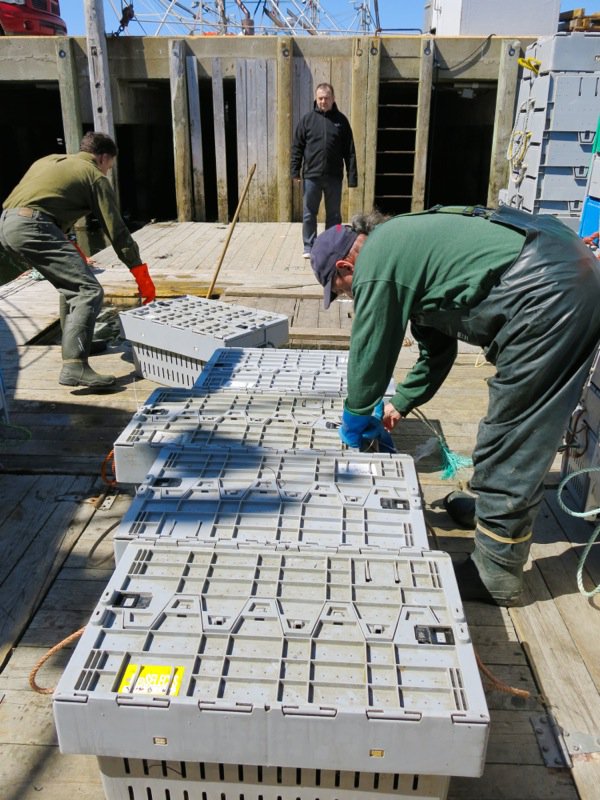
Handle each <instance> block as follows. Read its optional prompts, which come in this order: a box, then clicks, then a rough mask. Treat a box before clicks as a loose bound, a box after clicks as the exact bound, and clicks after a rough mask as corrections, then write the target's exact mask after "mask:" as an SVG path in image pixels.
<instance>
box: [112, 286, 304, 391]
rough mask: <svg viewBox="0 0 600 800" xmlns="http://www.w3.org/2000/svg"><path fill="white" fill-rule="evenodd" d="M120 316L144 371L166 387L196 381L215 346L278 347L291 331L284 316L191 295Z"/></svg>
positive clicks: (185, 384)
mask: <svg viewBox="0 0 600 800" xmlns="http://www.w3.org/2000/svg"><path fill="white" fill-rule="evenodd" d="M119 319H120V322H121V327H122V330H123V336H124V337H125V338H126V339H128V340H129V341H130V342H131V343H132V345H133V348H134V353H135V356H136V360H137V366H138V369H139V370H140V372H141V373H142V375H144V377H147V378H150V379H154V380H156V381H157V382H161V381H164V383H165V384H166V385H167V386H173V385H181V384H180V383H174V382H173V381H182V380H183V381H185V383H183V385H184V386H191V385H193V383H194V381H195V380H196V379H197V378H198V375H199V374H200V371H201V369H202V364H203V363H204V362H206V361H208V359H209V358H210V357H211V356H212V354H213V353H214V352H215V350H216V349H219V348H222V347H240V346H246V347H279V346H280V345H283V344H285V343H286V342H287V341H288V334H289V320H288V318H287V317H286V316H285V315H284V314H275V313H272V312H268V311H260V310H257V309H254V308H246V307H245V306H238V305H234V304H232V303H221V302H218V301H216V300H208V299H206V298H202V297H194V296H192V295H187V296H186V297H182V298H175V299H173V300H159V301H155V302H154V303H150V304H149V305H146V306H141V307H139V308H133V309H129V310H128V311H122V312H121V313H120V314H119ZM180 362H181V363H180ZM190 371H191V374H190Z"/></svg>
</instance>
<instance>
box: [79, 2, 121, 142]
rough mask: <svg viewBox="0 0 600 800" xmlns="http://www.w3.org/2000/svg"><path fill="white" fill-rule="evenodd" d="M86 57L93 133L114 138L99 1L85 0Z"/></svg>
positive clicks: (104, 38) (102, 20)
mask: <svg viewBox="0 0 600 800" xmlns="http://www.w3.org/2000/svg"><path fill="white" fill-rule="evenodd" d="M85 14H86V19H85V22H86V31H87V55H88V65H89V73H90V92H91V95H92V114H93V116H94V130H96V131H101V132H102V133H107V134H108V135H109V136H110V137H111V139H114V138H115V122H114V119H113V108H112V96H111V90H110V72H109V69H108V54H107V52H106V50H107V48H106V34H105V32H104V5H103V3H102V2H99V0H85Z"/></svg>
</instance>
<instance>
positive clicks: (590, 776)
mask: <svg viewBox="0 0 600 800" xmlns="http://www.w3.org/2000/svg"><path fill="white" fill-rule="evenodd" d="M549 600H551V595H550V594H549V592H548V589H547V587H546V585H545V583H544V580H543V578H542V574H541V572H540V570H539V568H538V567H537V565H536V563H535V562H534V564H533V568H532V569H530V570H528V571H527V572H526V573H525V593H524V598H523V603H524V605H523V607H519V608H513V609H511V611H510V615H511V618H512V619H513V621H514V623H515V628H516V630H517V633H518V635H519V639H520V640H521V642H522V643H523V646H524V647H525V649H526V652H527V654H528V656H529V658H530V661H531V663H532V665H533V669H534V671H535V674H536V678H537V682H538V684H539V686H540V689H541V691H542V693H543V695H544V696H545V697H546V698H547V702H548V704H549V706H550V708H551V710H552V714H553V716H554V718H555V719H556V722H557V724H558V725H559V726H560V728H561V729H562V730H563V731H564V733H566V734H571V735H572V734H584V735H592V736H597V735H598V720H599V719H600V697H599V696H598V691H597V689H596V687H595V686H594V683H593V681H592V679H591V677H590V675H589V672H588V670H587V668H586V666H585V665H584V664H583V663H582V662H581V660H580V656H579V650H578V648H577V646H576V643H575V642H574V641H573V637H572V634H571V632H570V631H569V629H568V628H567V626H566V625H565V623H564V620H563V619H562V617H561V615H560V612H559V610H558V608H557V607H556V605H555V603H553V602H548V601H549ZM549 642H552V646H549V644H548V643H549ZM573 762H574V763H573V769H572V774H573V778H574V781H575V785H576V786H577V791H578V792H579V795H580V798H581V800H594V798H596V797H597V796H598V794H597V790H598V783H599V782H600V760H585V759H584V758H583V757H580V758H574V759H573Z"/></svg>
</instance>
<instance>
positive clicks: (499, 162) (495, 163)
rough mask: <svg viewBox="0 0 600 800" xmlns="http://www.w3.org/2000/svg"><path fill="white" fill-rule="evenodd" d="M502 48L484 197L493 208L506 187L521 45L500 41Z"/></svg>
mask: <svg viewBox="0 0 600 800" xmlns="http://www.w3.org/2000/svg"><path fill="white" fill-rule="evenodd" d="M501 48H502V49H501V51H500V66H499V71H498V88H497V93H496V110H495V113H494V133H493V138H492V153H491V158H490V177H489V183H488V195H487V204H488V206H494V207H495V206H497V205H498V193H499V192H500V189H502V188H504V187H505V186H507V185H508V177H509V164H508V160H507V158H506V151H507V149H508V144H509V141H510V137H511V133H512V127H513V116H514V110H515V103H516V99H517V90H518V85H519V57H520V55H521V42H519V41H517V40H515V41H512V40H510V39H503V40H502V43H501Z"/></svg>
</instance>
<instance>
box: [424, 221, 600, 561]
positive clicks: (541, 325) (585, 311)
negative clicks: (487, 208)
mask: <svg viewBox="0 0 600 800" xmlns="http://www.w3.org/2000/svg"><path fill="white" fill-rule="evenodd" d="M495 218H496V219H498V220H502V221H503V223H504V224H507V225H510V226H511V227H515V228H517V229H522V230H524V231H526V232H527V240H526V241H525V244H524V247H523V250H522V251H521V254H520V255H519V257H518V258H517V259H516V261H515V262H514V263H513V265H512V266H511V267H509V269H507V270H506V271H505V272H504V273H503V275H502V276H501V277H500V278H499V279H498V282H497V283H496V285H495V286H494V287H493V288H492V289H491V291H490V292H489V294H488V295H487V297H485V298H484V299H483V300H482V301H480V302H479V303H478V304H477V305H476V306H475V307H473V308H472V309H470V310H465V311H456V312H452V311H439V312H434V313H433V314H424V315H423V318H422V319H421V322H422V323H425V324H429V325H431V326H432V327H434V328H436V329H438V330H442V331H443V332H444V333H447V334H448V335H452V336H456V337H458V338H461V339H464V340H466V341H468V342H471V343H472V344H479V345H481V346H482V347H483V348H484V350H485V353H486V357H487V359H488V361H490V362H491V363H492V364H494V365H495V367H496V373H495V375H494V376H493V377H492V378H490V379H489V380H488V385H489V405H488V411H487V414H486V416H485V417H484V419H482V420H481V422H480V424H479V429H478V433H477V441H476V444H475V449H474V451H473V465H474V470H473V477H472V479H471V484H470V485H471V488H472V490H473V491H474V492H476V493H477V500H476V513H477V530H476V533H475V543H476V547H477V548H478V549H479V550H480V551H481V552H483V553H484V554H486V555H487V556H488V557H489V558H490V559H491V560H493V561H495V562H497V563H500V564H505V565H509V566H512V565H520V564H523V563H525V561H526V560H527V556H528V553H529V547H530V540H531V531H532V526H533V522H534V520H535V517H536V514H537V512H538V510H539V506H540V503H541V501H542V498H543V486H544V479H545V477H546V474H547V472H548V470H549V469H550V466H551V465H552V462H553V460H554V457H555V455H556V452H557V449H558V447H559V445H560V443H561V440H562V437H563V434H564V431H565V430H566V427H567V424H568V420H569V417H570V414H571V412H572V411H573V409H574V408H575V406H576V405H577V402H578V401H579V399H580V395H581V391H582V387H583V384H584V382H585V379H586V377H587V375H588V373H589V370H590V367H591V364H592V360H593V358H594V354H595V352H596V349H597V347H598V344H599V340H600V313H599V311H598V309H599V308H600V262H598V260H597V259H595V258H594V257H593V255H592V253H591V252H590V250H589V248H587V247H586V246H585V245H584V244H583V243H582V241H581V240H580V239H579V238H578V237H577V236H576V235H575V234H574V233H572V232H571V231H570V230H569V229H568V228H567V227H566V226H565V225H562V223H560V222H558V221H557V220H555V219H554V218H552V217H548V216H539V217H538V216H535V215H528V214H524V212H517V211H514V210H510V209H504V208H501V209H500V210H499V211H498V212H496V214H495ZM478 224H496V223H494V222H486V223H483V222H481V221H479V223H478Z"/></svg>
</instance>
